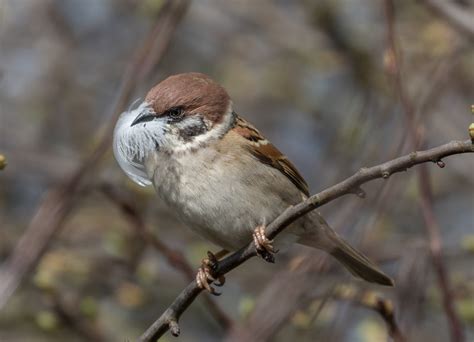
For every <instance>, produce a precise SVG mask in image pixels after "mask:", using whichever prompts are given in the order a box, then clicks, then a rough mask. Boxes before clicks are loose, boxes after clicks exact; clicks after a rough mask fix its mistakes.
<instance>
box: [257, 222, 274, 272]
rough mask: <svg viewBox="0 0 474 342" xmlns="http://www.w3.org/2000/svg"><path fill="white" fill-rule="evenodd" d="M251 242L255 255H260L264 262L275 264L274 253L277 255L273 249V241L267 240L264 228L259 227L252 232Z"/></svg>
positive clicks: (262, 226)
mask: <svg viewBox="0 0 474 342" xmlns="http://www.w3.org/2000/svg"><path fill="white" fill-rule="evenodd" d="M253 242H254V244H255V249H256V250H257V254H258V255H260V256H261V257H262V258H263V260H265V261H266V262H271V263H274V262H275V256H274V254H275V253H278V250H275V249H274V248H273V240H270V239H268V238H267V237H266V236H265V226H264V225H260V226H258V227H257V228H255V230H254V231H253Z"/></svg>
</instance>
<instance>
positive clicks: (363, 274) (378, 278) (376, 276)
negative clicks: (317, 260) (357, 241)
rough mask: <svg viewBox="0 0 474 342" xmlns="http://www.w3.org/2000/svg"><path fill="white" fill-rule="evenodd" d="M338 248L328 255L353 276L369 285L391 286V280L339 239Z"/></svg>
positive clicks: (363, 256)
mask: <svg viewBox="0 0 474 342" xmlns="http://www.w3.org/2000/svg"><path fill="white" fill-rule="evenodd" d="M338 242H339V243H338V246H336V247H335V248H333V249H332V250H331V251H330V252H329V253H330V254H331V255H332V256H333V257H335V258H336V259H337V260H338V261H339V262H340V263H341V264H343V265H344V266H345V267H346V268H347V269H348V270H349V272H351V273H352V274H353V275H354V276H356V277H359V278H362V279H364V280H366V281H368V282H371V283H377V284H380V285H385V286H393V285H394V283H393V280H392V279H391V278H390V277H389V276H387V275H386V274H384V273H383V272H382V271H381V270H379V269H378V268H377V266H375V265H374V264H373V263H372V262H371V261H370V260H369V259H368V258H367V257H366V256H365V255H363V254H362V253H360V252H358V251H357V250H355V249H354V248H353V247H351V246H350V245H349V244H348V243H346V242H345V241H343V240H342V239H340V240H339V241H338Z"/></svg>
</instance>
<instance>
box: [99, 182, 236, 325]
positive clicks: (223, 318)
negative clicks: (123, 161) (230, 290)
mask: <svg viewBox="0 0 474 342" xmlns="http://www.w3.org/2000/svg"><path fill="white" fill-rule="evenodd" d="M99 189H100V191H101V192H102V193H103V194H104V195H105V196H106V197H107V198H108V199H109V200H110V201H111V202H112V203H113V204H115V205H116V206H117V207H118V208H119V209H120V211H121V212H122V213H123V214H124V215H125V216H126V217H127V218H128V220H129V221H130V222H131V223H132V224H133V226H134V228H135V229H136V231H137V232H138V234H139V235H140V237H141V238H142V239H143V241H144V242H145V243H150V244H151V245H152V246H153V247H154V248H155V249H156V250H157V251H158V252H159V253H160V254H161V255H163V256H164V257H165V259H166V261H167V262H168V264H170V265H171V266H172V267H174V268H175V269H176V270H178V271H179V272H181V273H182V274H183V275H184V276H185V277H186V279H187V280H188V281H192V280H194V278H195V276H196V272H195V270H194V269H193V267H192V266H191V265H190V264H189V262H188V261H187V260H186V258H185V257H184V255H183V253H181V252H179V251H177V250H175V249H172V248H170V247H168V246H167V245H166V244H165V243H164V242H163V241H161V240H160V239H158V238H157V237H156V235H155V234H153V233H152V232H150V230H149V229H147V228H146V225H145V222H144V221H143V219H142V217H141V215H140V214H139V212H138V210H137V209H136V207H135V206H134V205H133V204H132V203H131V201H130V200H129V199H128V198H126V196H125V195H124V194H123V193H120V192H119V191H118V189H114V188H113V187H112V186H111V185H110V184H101V185H100V186H99ZM204 303H205V304H206V306H207V309H208V310H209V312H210V313H211V315H212V316H213V317H214V318H215V320H216V321H217V323H218V324H219V325H220V326H221V327H222V329H223V330H224V331H227V330H228V329H229V328H230V327H231V326H232V319H231V318H230V317H229V316H228V315H227V314H226V313H225V312H224V311H222V309H221V308H220V307H219V306H218V305H217V303H216V302H215V301H214V299H213V298H211V296H210V294H208V293H206V294H205V296H204Z"/></svg>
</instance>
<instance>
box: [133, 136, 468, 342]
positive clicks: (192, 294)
mask: <svg viewBox="0 0 474 342" xmlns="http://www.w3.org/2000/svg"><path fill="white" fill-rule="evenodd" d="M472 152H474V145H473V144H472V143H471V140H467V141H452V142H450V143H447V144H444V145H441V146H438V147H435V148H432V149H429V150H425V151H418V152H412V153H410V154H408V155H405V156H403V157H399V158H396V159H393V160H390V161H388V162H385V163H383V164H380V165H377V166H373V167H370V168H361V169H360V170H359V171H358V172H356V173H355V174H354V175H352V176H351V177H349V178H347V179H345V180H344V181H342V182H340V183H338V184H336V185H333V186H331V187H329V188H327V189H326V190H324V191H321V192H320V193H318V194H316V195H313V196H311V197H309V198H308V199H307V200H305V201H303V202H301V203H299V204H297V205H295V206H292V207H289V208H288V209H286V210H285V211H284V212H283V213H282V214H281V215H279V216H278V217H277V218H276V219H275V220H274V221H273V222H272V223H270V224H269V225H268V226H267V228H266V235H267V237H269V238H270V239H273V238H274V237H275V236H276V235H278V234H279V233H280V232H281V231H283V230H284V229H285V228H286V227H287V226H288V225H290V224H291V223H292V222H294V221H295V220H296V219H298V218H299V217H301V216H303V215H305V214H307V213H309V212H310V211H312V210H314V209H316V208H318V207H320V206H322V205H324V204H326V203H328V202H330V201H333V200H335V199H337V198H339V197H342V196H345V195H348V194H353V192H354V189H358V188H359V187H360V186H361V185H362V184H364V183H367V182H369V181H371V180H374V179H379V178H383V179H387V178H389V177H390V176H391V175H392V174H394V173H398V172H402V171H406V170H407V169H408V168H411V167H412V166H414V165H418V164H422V163H427V162H437V161H439V160H441V159H443V158H445V157H447V156H450V155H454V154H461V153H472ZM255 255H256V250H255V245H254V244H253V242H251V243H249V244H248V245H247V246H246V247H243V248H242V249H240V250H238V251H237V252H235V253H233V254H231V255H230V256H229V257H227V258H225V259H223V260H222V261H220V262H219V264H218V266H217V270H216V272H215V273H216V274H215V275H216V276H222V275H225V274H226V273H228V272H229V271H231V270H233V269H234V268H236V267H237V266H239V265H241V264H242V263H244V262H245V261H246V260H248V259H250V258H252V257H254V256H255ZM201 291H202V290H201V289H200V288H199V287H198V286H197V283H196V281H193V282H191V283H190V284H189V285H188V286H187V287H186V288H185V289H184V290H183V291H182V292H181V293H180V294H179V295H178V296H177V297H176V299H175V300H174V301H173V303H172V304H171V305H170V306H169V307H168V309H167V310H166V311H165V312H164V313H163V314H162V315H161V316H160V317H159V318H158V319H157V320H156V321H155V322H154V323H153V324H152V325H151V326H150V327H149V328H148V329H147V330H146V331H145V332H144V333H143V335H142V336H141V337H140V339H139V341H142V342H144V341H155V340H156V339H158V338H159V337H161V336H162V335H163V334H165V333H166V332H167V331H168V330H169V329H170V326H171V325H172V326H173V327H174V328H175V329H174V330H173V331H171V332H172V333H173V334H174V335H177V334H179V329H176V327H177V324H178V321H179V318H180V317H181V315H182V314H183V312H184V311H185V310H186V309H187V308H188V307H189V305H191V303H192V302H193V301H194V299H196V297H197V296H198V295H199V293H200V292H201ZM171 323H172V324H171Z"/></svg>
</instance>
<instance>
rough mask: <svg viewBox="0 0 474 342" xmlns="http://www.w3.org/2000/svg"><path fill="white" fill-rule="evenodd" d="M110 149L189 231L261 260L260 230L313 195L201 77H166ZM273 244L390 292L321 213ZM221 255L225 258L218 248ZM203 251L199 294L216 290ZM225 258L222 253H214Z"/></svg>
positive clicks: (123, 124) (124, 119) (121, 123)
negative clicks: (326, 260) (305, 249)
mask: <svg viewBox="0 0 474 342" xmlns="http://www.w3.org/2000/svg"><path fill="white" fill-rule="evenodd" d="M113 149H114V155H115V158H116V160H117V162H118V164H119V165H120V167H121V168H122V169H123V171H124V172H125V173H126V174H127V175H128V176H129V177H130V178H131V179H132V180H133V181H134V182H136V183H138V184H139V185H142V186H147V185H153V186H154V187H155V190H156V193H157V194H158V196H159V197H160V198H161V199H162V200H163V201H164V202H165V203H166V204H167V205H168V206H169V207H170V208H171V209H172V210H173V211H174V212H175V213H176V214H177V216H178V217H179V218H180V219H181V220H182V221H183V222H184V223H185V224H186V225H187V226H188V227H189V228H191V229H192V230H193V231H195V232H197V233H198V234H199V235H201V236H202V237H204V238H205V239H207V240H209V241H210V242H212V243H214V244H216V245H218V246H220V247H222V248H223V249H224V250H225V251H235V250H237V249H239V248H241V247H243V246H245V245H246V244H248V243H249V242H250V241H252V239H253V241H254V242H255V245H256V249H257V252H259V254H261V255H262V256H263V257H264V258H265V259H266V260H267V261H273V258H272V257H271V255H272V253H273V252H274V251H275V250H274V248H273V244H272V241H270V240H268V239H267V238H266V236H265V224H266V223H269V222H272V221H273V220H274V219H275V218H276V217H277V216H278V215H279V214H281V213H282V212H283V211H284V210H285V209H287V208H288V207H289V206H292V205H295V204H297V203H299V202H301V201H302V200H304V199H306V198H308V197H309V191H308V185H307V184H306V182H305V180H304V179H303V177H302V176H301V174H300V173H299V172H298V170H297V169H296V167H295V166H294V165H293V164H292V163H291V162H290V161H289V159H288V158H287V157H286V156H285V155H283V154H282V153H281V152H280V151H279V150H278V149H277V148H276V147H275V146H274V145H273V144H272V143H271V142H269V141H268V140H267V139H266V138H265V137H264V136H263V135H262V134H260V132H259V131H258V130H257V128H255V127H254V126H253V125H252V124H250V123H249V122H248V121H246V120H245V119H244V118H242V117H241V116H239V115H238V114H236V112H235V111H234V107H233V103H232V100H231V98H230V97H229V95H228V93H227V91H226V90H225V89H224V88H223V87H222V86H220V85H219V84H218V83H216V82H215V81H213V80H212V79H211V78H210V77H208V76H206V75H204V74H201V73H195V72H191V73H183V74H177V75H174V76H170V77H168V78H166V79H165V80H163V81H161V82H160V83H158V84H157V85H156V86H155V87H153V88H152V89H151V90H150V91H149V92H148V94H147V95H146V97H145V100H144V101H143V102H142V103H141V104H140V105H139V106H138V107H137V108H136V109H130V110H128V111H126V112H124V113H123V114H122V115H121V116H120V118H119V119H118V121H117V124H116V127H115V130H114V139H113ZM275 243H276V244H278V246H279V247H283V248H284V246H287V245H289V244H291V243H299V244H302V245H306V246H310V247H313V248H317V249H320V250H323V251H325V252H327V253H329V254H330V255H332V256H333V257H335V258H336V259H337V260H338V261H339V262H340V263H341V264H342V265H344V266H345V267H346V268H347V269H348V270H349V271H350V272H351V273H352V274H353V275H355V276H356V277H358V278H362V279H364V280H366V281H368V282H372V283H377V284H380V285H386V286H393V281H392V279H391V278H390V277H388V276H387V275H385V274H384V273H383V272H382V271H380V270H379V269H378V268H377V267H376V266H375V265H374V264H373V263H372V262H371V261H370V260H369V259H368V258H367V257H366V256H364V255H363V254H362V253H361V252H359V251H357V250H356V249H355V248H353V247H351V246H350V245H349V244H348V243H347V242H346V241H345V240H344V239H342V238H341V237H340V236H339V235H338V234H337V233H336V232H335V231H334V230H333V229H332V228H331V227H330V226H329V225H328V223H327V222H326V221H325V220H324V218H323V217H322V216H321V215H320V214H319V213H318V212H317V211H312V212H310V213H308V214H307V215H305V216H303V217H301V218H299V219H298V220H296V221H295V222H294V223H292V224H291V225H290V226H289V227H288V228H287V229H286V230H285V231H283V232H282V233H281V234H280V235H279V236H278V237H277V238H276V242H275ZM224 253H225V252H224ZM208 254H209V259H207V260H206V262H205V263H204V265H203V267H202V268H201V269H200V270H199V271H198V275H197V281H198V285H199V286H200V287H201V288H206V289H208V290H209V291H211V292H212V290H213V288H212V287H210V286H209V284H208V280H209V282H212V281H213V280H215V279H214V278H213V276H212V267H211V268H210V267H207V266H209V265H210V264H212V265H215V262H217V260H216V259H217V258H216V257H215V256H214V255H213V254H212V253H208ZM220 254H223V253H220Z"/></svg>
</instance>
